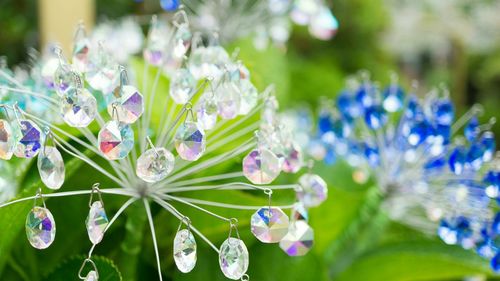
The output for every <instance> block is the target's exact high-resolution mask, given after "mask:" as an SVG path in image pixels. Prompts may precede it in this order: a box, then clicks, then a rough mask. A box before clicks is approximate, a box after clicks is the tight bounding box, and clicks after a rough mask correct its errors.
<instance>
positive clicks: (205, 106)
mask: <svg viewBox="0 0 500 281" xmlns="http://www.w3.org/2000/svg"><path fill="white" fill-rule="evenodd" d="M195 111H196V121H197V122H198V125H199V126H200V128H202V129H203V130H211V129H213V128H214V127H215V124H216V123H217V103H216V102H215V100H214V98H213V93H212V92H207V93H205V94H204V95H203V96H202V97H201V98H200V100H199V101H198V103H196V106H195Z"/></svg>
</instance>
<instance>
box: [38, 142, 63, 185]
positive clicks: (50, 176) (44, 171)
mask: <svg viewBox="0 0 500 281" xmlns="http://www.w3.org/2000/svg"><path fill="white" fill-rule="evenodd" d="M38 172H39V173H40V178H41V179H42V181H43V183H44V184H45V185H46V186H47V187H48V188H50V189H59V188H61V186H62V185H63V183H64V177H65V174H64V173H65V168H64V161H63V158H62V156H61V153H59V151H58V150H57V148H55V147H53V146H45V147H43V148H42V149H40V153H39V154H38Z"/></svg>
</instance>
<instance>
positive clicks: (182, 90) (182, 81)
mask: <svg viewBox="0 0 500 281" xmlns="http://www.w3.org/2000/svg"><path fill="white" fill-rule="evenodd" d="M195 88H196V79H194V77H193V75H192V74H191V72H189V70H188V69H185V68H181V69H178V70H176V71H175V73H174V75H173V77H172V80H171V82H170V97H172V99H173V100H174V101H175V103H177V104H185V103H187V102H188V101H189V99H190V98H191V96H192V95H193V94H194V90H195Z"/></svg>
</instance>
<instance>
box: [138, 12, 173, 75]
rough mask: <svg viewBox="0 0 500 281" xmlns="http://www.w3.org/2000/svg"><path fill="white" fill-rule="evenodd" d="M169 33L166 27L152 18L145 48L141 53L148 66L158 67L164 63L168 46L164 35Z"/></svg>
mask: <svg viewBox="0 0 500 281" xmlns="http://www.w3.org/2000/svg"><path fill="white" fill-rule="evenodd" d="M169 33H170V31H169V29H168V27H167V25H166V24H163V23H162V22H160V21H158V20H157V18H156V16H155V17H153V19H152V20H151V27H150V29H149V34H148V39H147V42H146V46H145V48H144V51H143V55H144V59H145V60H146V61H147V62H148V63H149V64H151V65H154V66H160V65H161V64H162V63H163V62H164V60H165V56H166V54H165V53H164V52H165V50H166V48H167V45H168V40H167V37H168V36H165V35H166V34H169Z"/></svg>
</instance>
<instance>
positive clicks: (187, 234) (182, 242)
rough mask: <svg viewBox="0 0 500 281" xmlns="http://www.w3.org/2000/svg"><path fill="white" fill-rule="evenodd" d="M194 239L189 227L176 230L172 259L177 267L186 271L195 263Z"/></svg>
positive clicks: (189, 270) (191, 268)
mask: <svg viewBox="0 0 500 281" xmlns="http://www.w3.org/2000/svg"><path fill="white" fill-rule="evenodd" d="M196 260H197V256H196V240H195V239H194V236H193V234H192V233H191V231H189V229H182V230H180V231H178V232H177V234H176V235H175V238H174V261H175V264H176V266H177V268H178V269H179V270H180V271H181V272H183V273H188V272H191V270H193V268H194V267H195V265H196Z"/></svg>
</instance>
